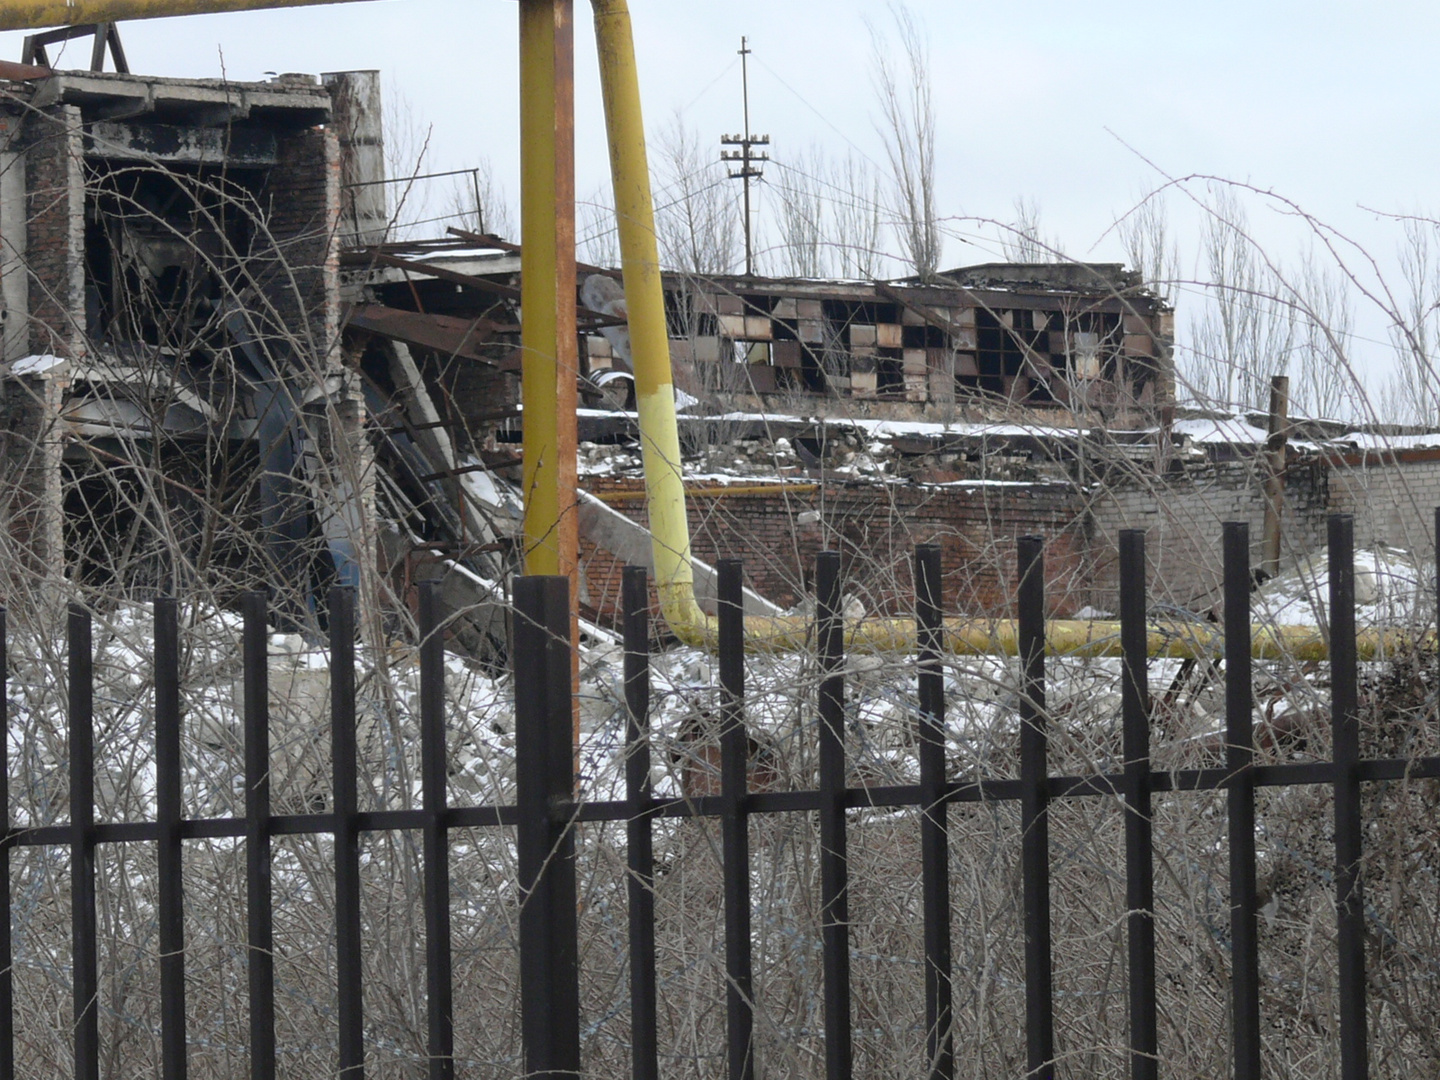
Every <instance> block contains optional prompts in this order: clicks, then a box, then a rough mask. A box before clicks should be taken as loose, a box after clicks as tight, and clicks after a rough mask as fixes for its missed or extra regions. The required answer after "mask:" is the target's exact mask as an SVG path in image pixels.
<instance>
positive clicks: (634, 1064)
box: [620, 566, 660, 1080]
mask: <svg viewBox="0 0 1440 1080" xmlns="http://www.w3.org/2000/svg"><path fill="white" fill-rule="evenodd" d="M620 590H621V592H620V595H621V604H622V608H621V610H622V612H623V614H624V623H625V625H624V632H625V708H626V714H627V717H628V721H627V723H626V726H625V797H626V798H627V799H628V800H629V802H630V813H629V817H628V819H627V820H626V822H625V852H626V861H627V864H628V867H629V870H630V877H629V899H630V903H629V908H630V1073H631V1077H632V1080H659V1077H660V1063H659V1056H658V1054H659V1051H658V1049H657V1044H656V1034H655V1032H656V999H655V852H654V834H653V826H652V823H651V817H650V797H651V795H652V790H651V783H650V586H649V583H648V580H647V574H646V572H645V568H644V567H643V566H627V567H625V571H624V575H623V577H622V578H621V584H620Z"/></svg>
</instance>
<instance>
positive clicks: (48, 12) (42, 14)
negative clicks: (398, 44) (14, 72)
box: [0, 0, 351, 30]
mask: <svg viewBox="0 0 1440 1080" xmlns="http://www.w3.org/2000/svg"><path fill="white" fill-rule="evenodd" d="M349 2H351V0H3V2H0V30H38V29H40V28H41V27H44V26H84V25H86V24H87V23H102V22H119V21H120V20H122V19H126V20H130V19H159V18H164V17H165V16H168V15H216V14H219V13H221V12H227V11H261V10H263V9H265V8H282V7H315V6H318V5H320V4H343V3H349Z"/></svg>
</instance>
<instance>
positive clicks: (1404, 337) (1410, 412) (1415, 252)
mask: <svg viewBox="0 0 1440 1080" xmlns="http://www.w3.org/2000/svg"><path fill="white" fill-rule="evenodd" d="M1400 224H1401V228H1402V229H1403V234H1402V237H1401V241H1400V245H1399V250H1398V252H1397V258H1398V261H1399V266H1400V278H1401V289H1400V296H1399V299H1398V301H1397V307H1398V309H1399V310H1398V311H1397V312H1396V317H1395V319H1394V321H1393V324H1392V326H1391V327H1390V339H1391V341H1392V342H1393V343H1394V347H1395V355H1396V359H1397V364H1398V371H1397V373H1396V376H1395V379H1394V380H1393V382H1392V384H1391V391H1392V392H1391V394H1390V395H1388V396H1389V397H1390V398H1391V401H1392V407H1393V408H1394V409H1395V411H1396V417H1395V418H1396V419H1397V420H1398V421H1399V422H1401V423H1410V424H1433V423H1435V422H1436V420H1437V418H1440V373H1437V370H1436V366H1435V361H1436V350H1437V349H1440V249H1437V246H1436V244H1435V232H1436V229H1437V227H1440V226H1437V223H1436V222H1435V221H1433V220H1431V219H1429V218H1426V217H1423V216H1419V215H1413V216H1407V217H1405V218H1404V219H1403V220H1402V221H1401V222H1400Z"/></svg>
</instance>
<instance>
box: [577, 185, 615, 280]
mask: <svg viewBox="0 0 1440 1080" xmlns="http://www.w3.org/2000/svg"><path fill="white" fill-rule="evenodd" d="M575 215H576V225H575V234H576V236H577V237H578V238H579V241H578V247H579V255H580V257H581V258H582V259H583V260H584V261H585V262H588V263H590V264H592V265H594V266H603V267H612V266H619V265H620V232H619V229H618V228H617V227H616V225H615V197H614V194H613V193H612V191H611V189H610V185H609V184H601V185H599V186H598V187H596V188H595V190H594V191H592V192H591V193H590V194H589V195H588V196H586V197H585V198H583V199H579V200H577V202H576V205H575Z"/></svg>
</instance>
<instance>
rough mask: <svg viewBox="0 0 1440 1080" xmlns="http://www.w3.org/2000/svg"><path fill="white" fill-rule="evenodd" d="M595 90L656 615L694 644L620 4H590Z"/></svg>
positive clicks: (686, 529) (680, 489)
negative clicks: (600, 102)
mask: <svg viewBox="0 0 1440 1080" xmlns="http://www.w3.org/2000/svg"><path fill="white" fill-rule="evenodd" d="M592 6H593V7H594V10H595V42H596V48H597V52H598V53H599V56H600V87H601V92H602V94H603V95H604V99H605V127H606V129H607V133H608V135H609V139H610V176H611V182H612V183H613V185H614V189H615V216H616V220H617V223H618V225H619V230H620V261H621V266H622V268H623V271H624V278H625V305H626V308H627V309H628V312H629V315H628V318H629V323H630V350H631V355H632V358H633V361H634V364H635V402H636V408H637V410H638V412H639V414H640V444H641V456H642V459H643V462H644V466H645V492H646V500H647V506H648V510H649V516H650V535H651V538H652V546H653V551H654V558H655V585H656V590H657V592H658V593H659V597H660V608H661V612H662V613H663V614H664V616H665V621H666V622H668V623H669V624H670V629H671V631H672V632H674V633H675V634H676V636H678V637H680V638H682V639H685V640H695V639H696V637H697V635H699V634H702V633H703V630H704V627H705V625H706V620H705V616H704V614H703V613H701V611H700V609H699V607H698V605H696V603H695V583H694V577H693V574H692V571H691V566H690V524H689V521H688V520H687V519H686V516H685V488H684V484H683V478H682V474H681V464H680V435H679V431H678V428H677V426H676V422H675V388H674V383H673V378H672V376H671V373H670V338H669V334H668V332H667V330H666V325H665V293H664V289H663V287H662V283H661V280H660V253H659V247H658V245H657V244H656V241H655V207H654V203H653V201H652V198H651V193H650V166H649V162H648V161H647V159H646V153H645V125H644V121H643V118H642V116H641V112H640V79H639V75H638V73H637V71H636V66H635V43H634V40H633V37H632V34H631V28H630V10H629V8H628V7H627V6H626V3H625V0H592Z"/></svg>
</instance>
